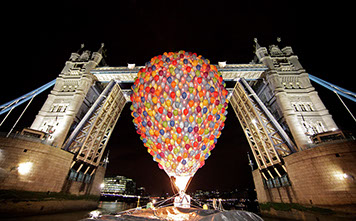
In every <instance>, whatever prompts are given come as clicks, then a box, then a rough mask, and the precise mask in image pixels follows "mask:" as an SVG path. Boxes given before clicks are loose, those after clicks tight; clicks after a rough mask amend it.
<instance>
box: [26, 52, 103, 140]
mask: <svg viewBox="0 0 356 221" xmlns="http://www.w3.org/2000/svg"><path fill="white" fill-rule="evenodd" d="M83 47H84V45H82V48H83ZM82 48H81V49H80V50H79V51H78V52H76V53H72V54H71V56H70V58H69V60H68V61H67V62H66V65H65V67H64V68H63V70H62V72H61V73H60V74H59V76H58V77H57V79H56V84H55V86H54V88H53V90H52V91H51V92H50V94H49V95H48V98H47V100H46V102H45V103H44V105H43V106H42V108H41V110H40V111H39V113H38V115H37V116H36V118H35V120H34V122H33V123H32V125H31V129H34V130H39V131H43V132H45V133H47V134H48V136H49V137H48V140H49V141H50V142H52V145H53V146H58V147H62V145H63V142H64V141H65V139H66V136H67V134H69V133H70V131H71V130H73V129H74V128H75V126H76V125H77V124H78V123H79V122H80V120H81V119H82V117H83V116H84V115H85V113H86V112H87V111H88V109H89V108H90V107H91V105H92V104H93V103H94V102H95V100H96V98H97V97H98V96H99V95H100V93H101V91H102V88H101V87H100V85H99V84H96V82H97V78H96V77H95V76H94V75H93V74H91V73H90V71H91V70H92V69H94V68H95V67H96V66H97V65H98V64H99V63H100V61H101V59H102V50H103V45H102V47H101V48H100V49H99V51H98V52H93V53H91V52H90V51H87V50H86V51H83V52H82V53H81V54H80V51H81V50H82Z"/></svg>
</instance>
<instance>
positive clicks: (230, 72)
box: [91, 64, 267, 83]
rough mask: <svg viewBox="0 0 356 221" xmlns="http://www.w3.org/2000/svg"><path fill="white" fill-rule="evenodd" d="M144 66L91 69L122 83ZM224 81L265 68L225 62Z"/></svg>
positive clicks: (102, 79)
mask: <svg viewBox="0 0 356 221" xmlns="http://www.w3.org/2000/svg"><path fill="white" fill-rule="evenodd" d="M143 67H144V66H136V67H134V68H131V69H130V68H128V67H100V68H95V69H93V70H92V71H91V73H92V74H94V75H95V76H96V77H97V78H98V80H99V81H100V82H109V81H110V80H111V79H115V80H117V81H120V82H122V83H131V82H133V81H134V79H135V77H136V76H137V72H138V71H139V70H140V69H141V68H143ZM216 67H217V68H218V70H219V71H220V72H221V74H222V76H223V78H224V80H225V81H234V80H236V79H237V78H241V77H244V78H245V79H251V80H255V79H260V78H261V77H262V73H263V72H264V71H265V70H267V67H266V66H265V65H263V64H227V65H226V66H225V67H219V66H218V65H216Z"/></svg>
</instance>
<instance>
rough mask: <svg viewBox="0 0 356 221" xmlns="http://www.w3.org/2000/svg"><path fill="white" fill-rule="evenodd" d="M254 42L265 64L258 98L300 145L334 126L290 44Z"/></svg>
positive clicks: (258, 55)
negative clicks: (268, 44) (267, 45)
mask: <svg viewBox="0 0 356 221" xmlns="http://www.w3.org/2000/svg"><path fill="white" fill-rule="evenodd" d="M255 42H256V56H257V57H258V59H259V61H260V62H261V63H263V64H264V65H266V66H267V67H268V70H267V71H266V75H265V76H266V77H265V79H266V81H263V82H261V83H260V84H263V85H259V86H257V87H256V88H258V89H257V90H258V91H257V93H258V94H259V96H260V98H261V100H262V101H263V102H264V103H265V104H266V106H267V107H269V109H270V111H271V112H272V113H273V114H274V116H275V118H276V119H278V120H279V122H280V124H281V125H283V127H284V128H285V129H286V130H287V131H289V132H290V133H291V134H292V135H293V138H294V140H295V142H296V144H297V146H298V147H299V148H300V149H305V148H307V147H308V146H309V145H310V144H311V136H313V135H315V134H318V133H323V132H327V131H333V130H337V129H338V127H337V126H336V124H335V122H334V120H333V119H332V116H331V115H330V114H329V112H328V110H327V109H326V107H325V106H324V104H323V102H322V101H321V100H320V98H319V96H318V93H317V92H316V91H315V88H314V87H313V86H312V84H311V83H310V80H309V75H308V73H306V71H305V70H304V69H303V67H302V65H301V64H300V62H299V59H298V56H297V55H295V54H294V52H293V50H292V47H290V46H286V47H284V48H282V49H280V48H279V46H278V45H271V46H269V49H268V50H267V48H266V47H261V46H260V45H258V43H257V40H255Z"/></svg>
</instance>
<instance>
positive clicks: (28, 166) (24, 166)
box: [17, 162, 33, 175]
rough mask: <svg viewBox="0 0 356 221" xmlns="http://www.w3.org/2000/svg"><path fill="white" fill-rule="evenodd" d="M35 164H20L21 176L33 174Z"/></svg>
mask: <svg viewBox="0 0 356 221" xmlns="http://www.w3.org/2000/svg"><path fill="white" fill-rule="evenodd" d="M32 165H33V163H31V162H25V163H20V164H19V166H18V168H17V170H18V171H19V173H20V174H21V175H26V174H28V173H30V172H31V169H32Z"/></svg>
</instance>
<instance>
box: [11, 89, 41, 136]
mask: <svg viewBox="0 0 356 221" xmlns="http://www.w3.org/2000/svg"><path fill="white" fill-rule="evenodd" d="M35 97H36V95H34V96H32V98H31V100H30V101H29V102H28V103H27V105H26V107H25V109H24V110H23V111H22V113H21V115H20V116H19V118H17V121H16V122H15V124H14V126H12V128H11V130H10V131H9V133H8V134H7V135H6V137H9V136H10V134H11V132H12V130H13V129H14V128H15V127H16V125H17V123H18V122H19V120H20V119H21V117H22V115H23V114H24V113H25V112H26V110H27V108H28V106H30V104H31V102H32V100H33V98H35Z"/></svg>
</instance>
